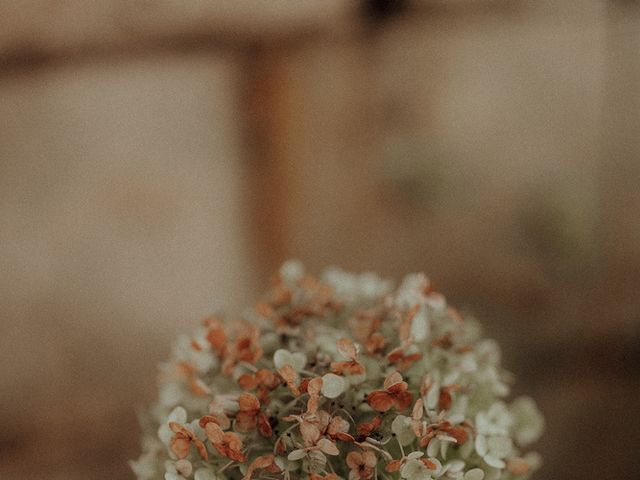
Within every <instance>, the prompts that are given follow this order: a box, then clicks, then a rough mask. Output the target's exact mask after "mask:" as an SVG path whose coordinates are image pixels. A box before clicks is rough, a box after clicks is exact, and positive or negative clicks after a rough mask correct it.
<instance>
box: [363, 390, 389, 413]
mask: <svg viewBox="0 0 640 480" xmlns="http://www.w3.org/2000/svg"><path fill="white" fill-rule="evenodd" d="M367 403H368V404H369V405H370V406H371V408H373V409H374V410H375V411H377V412H386V411H388V410H389V409H390V408H391V407H392V406H393V404H394V398H393V397H392V396H391V395H389V393H387V392H385V391H384V390H375V391H373V392H371V393H370V394H369V396H368V397H367Z"/></svg>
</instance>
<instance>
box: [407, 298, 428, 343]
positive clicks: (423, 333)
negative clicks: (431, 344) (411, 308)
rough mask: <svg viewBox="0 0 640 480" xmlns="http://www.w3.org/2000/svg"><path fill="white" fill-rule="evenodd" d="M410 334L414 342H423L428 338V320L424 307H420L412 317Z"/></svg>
mask: <svg viewBox="0 0 640 480" xmlns="http://www.w3.org/2000/svg"><path fill="white" fill-rule="evenodd" d="M410 332H411V336H412V337H413V339H414V340H415V341H416V342H423V341H424V340H426V339H427V337H428V336H429V320H428V318H427V310H426V308H425V307H424V305H423V306H422V307H420V310H418V313H416V315H415V316H414V317H413V320H412V321H411V330H410Z"/></svg>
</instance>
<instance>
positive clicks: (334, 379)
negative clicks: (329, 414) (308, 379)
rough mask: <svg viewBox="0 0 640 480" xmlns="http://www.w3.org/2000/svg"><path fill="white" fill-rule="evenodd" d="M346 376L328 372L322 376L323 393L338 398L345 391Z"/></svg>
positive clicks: (328, 396)
mask: <svg viewBox="0 0 640 480" xmlns="http://www.w3.org/2000/svg"><path fill="white" fill-rule="evenodd" d="M344 387H345V381H344V378H342V377H340V376H339V375H336V374H334V373H327V374H326V375H324V376H323V377H322V390H321V392H322V395H324V396H325V397H327V398H336V397H338V396H340V395H341V394H342V392H344Z"/></svg>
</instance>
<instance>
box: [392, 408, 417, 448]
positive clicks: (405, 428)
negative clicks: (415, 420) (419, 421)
mask: <svg viewBox="0 0 640 480" xmlns="http://www.w3.org/2000/svg"><path fill="white" fill-rule="evenodd" d="M391 431H392V432H393V433H395V434H396V438H397V439H398V441H399V442H400V444H401V445H402V446H403V447H404V446H406V445H409V444H410V443H411V442H413V440H414V439H415V438H416V436H415V434H414V433H413V430H412V429H411V419H410V418H409V417H405V416H404V415H398V416H397V417H396V418H394V419H393V422H392V423H391Z"/></svg>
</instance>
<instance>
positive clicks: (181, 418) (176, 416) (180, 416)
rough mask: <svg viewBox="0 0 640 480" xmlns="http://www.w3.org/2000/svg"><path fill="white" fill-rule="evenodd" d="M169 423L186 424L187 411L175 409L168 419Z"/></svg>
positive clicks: (179, 408)
mask: <svg viewBox="0 0 640 480" xmlns="http://www.w3.org/2000/svg"><path fill="white" fill-rule="evenodd" d="M169 422H176V423H186V422H187V411H186V410H185V409H184V408H182V407H176V408H174V409H173V410H172V411H171V413H170V414H169V416H168V417H167V423H169Z"/></svg>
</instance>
